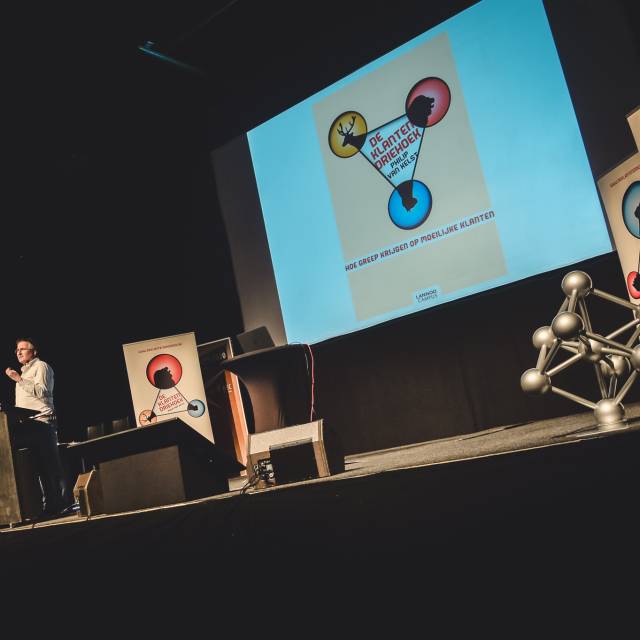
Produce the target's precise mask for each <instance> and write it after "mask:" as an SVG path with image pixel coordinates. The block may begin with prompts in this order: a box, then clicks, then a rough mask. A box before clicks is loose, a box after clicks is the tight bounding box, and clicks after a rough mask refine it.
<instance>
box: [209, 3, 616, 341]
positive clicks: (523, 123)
mask: <svg viewBox="0 0 640 640" xmlns="http://www.w3.org/2000/svg"><path fill="white" fill-rule="evenodd" d="M327 46H333V47H334V48H339V47H340V42H335V43H328V45H327ZM243 149H246V150H245V151H243ZM230 151H233V152H234V153H236V156H233V159H232V160H228V161H227V162H226V164H225V154H226V153H229V152H230ZM241 152H243V153H245V154H247V153H248V154H249V156H250V161H247V162H246V166H247V167H248V168H249V171H247V172H246V173H247V174H248V175H249V176H250V178H251V180H247V182H246V184H244V185H243V184H241V180H240V179H239V177H238V175H237V174H238V171H236V172H235V174H233V172H232V170H231V168H230V167H233V168H237V167H239V166H244V164H243V162H241V161H240V160H241V158H240V156H239V155H237V154H238V153H241ZM216 157H217V166H218V167H219V168H220V169H221V170H223V171H224V170H225V167H226V172H227V173H226V174H225V175H224V176H223V177H222V178H221V179H220V180H219V188H220V192H221V194H222V196H223V200H225V198H226V200H225V201H226V202H228V203H230V205H229V206H230V207H235V209H234V210H233V212H231V213H228V214H225V215H227V217H228V218H229V217H231V216H232V215H233V216H236V217H237V216H238V215H239V214H241V213H242V212H244V211H248V210H249V209H251V205H250V203H248V202H247V197H248V195H247V194H249V193H251V192H253V193H255V194H256V195H255V201H256V203H257V204H256V205H255V206H254V207H253V208H254V209H255V210H256V212H257V214H256V215H257V216H259V218H260V225H259V226H260V228H262V229H263V233H264V238H265V241H264V246H266V247H267V250H266V251H264V255H266V256H267V260H269V261H270V264H268V270H269V271H271V269H272V271H273V282H274V283H275V284H274V286H273V287H272V289H273V291H274V292H276V293H275V296H274V297H276V298H277V303H276V304H277V308H278V309H279V311H280V312H281V318H282V323H283V325H284V329H285V333H286V340H287V341H288V342H296V341H299V342H317V341H319V340H324V339H326V338H330V337H333V336H337V335H341V334H345V333H349V332H352V331H357V330H359V329H362V328H365V327H369V326H373V325H375V324H379V323H381V322H385V321H387V320H391V319H394V318H398V317H400V316H403V315H406V314H409V313H414V312H417V311H420V310H422V309H425V308H429V307H433V306H435V305H439V304H442V303H445V302H450V301H453V300H457V299H460V298H463V297H466V296H469V295H472V294H475V293H479V292H482V291H486V290H488V289H492V288H494V287H498V286H501V285H504V284H508V283H511V282H515V281H518V280H522V279H524V278H528V277H530V276H533V275H536V274H539V273H544V272H546V271H551V270H553V269H557V268H559V267H562V266H566V265H571V264H574V263H576V262H579V261H581V260H585V259H588V258H592V257H594V256H598V255H601V254H604V253H607V252H609V251H611V248H612V247H611V241H610V238H609V234H608V232H607V227H606V221H605V217H604V215H603V211H602V207H601V205H600V202H599V199H598V194H597V190H596V185H595V182H594V178H593V175H592V172H591V168H590V166H589V161H588V158H587V154H586V151H585V147H584V143H583V140H582V136H581V133H580V129H579V127H578V122H577V119H576V115H575V112H574V109H573V104H572V101H571V97H570V94H569V89H568V87H567V84H566V81H565V77H564V73H563V70H562V66H561V64H560V60H559V57H558V52H557V50H556V46H555V42H554V40H553V36H552V33H551V29H550V26H549V21H548V18H547V15H546V12H545V8H544V5H543V3H542V1H541V0H522V1H521V2H518V3H513V2H508V1H506V0H482V1H481V2H478V3H477V4H474V5H473V6H471V7H470V8H468V9H466V10H465V11H462V12H461V13H459V14H457V15H455V16H453V17H452V18H450V19H448V20H446V21H444V22H442V23H441V24H439V25H437V26H436V27H433V28H432V29H430V30H428V31H426V32H425V33H423V34H421V35H419V36H417V37H415V38H413V39H412V40H410V41H408V42H406V43H405V44H403V45H401V46H399V47H397V48H396V49H394V50H392V51H390V52H389V53H387V54H385V55H383V56H381V57H379V58H377V59H375V60H373V61H372V62H370V63H369V64H367V65H365V66H364V67H362V68H360V69H357V70H356V71H354V72H353V73H351V74H350V75H348V76H346V77H344V78H342V79H341V80H339V81H337V82H335V83H334V84H332V85H331V86H329V87H326V88H325V89H323V90H321V91H319V92H317V93H315V94H314V95H312V96H310V97H309V98H307V99H305V100H303V101H302V102H299V103H298V104H295V105H294V106H292V107H291V108H289V109H288V110H286V111H284V112H282V113H280V114H279V115H277V116H275V117H274V118H271V119H270V120H267V121H266V122H264V123H263V124H261V125H260V126H258V127H256V128H255V129H252V130H251V131H249V132H248V133H247V136H246V139H245V142H244V146H243V145H242V144H238V143H234V144H230V145H229V146H228V148H227V149H226V150H224V152H221V153H219V154H217V156H216ZM226 157H227V158H231V156H229V155H227V156H226ZM214 164H216V161H215V160H214ZM229 178H232V179H229ZM231 184H235V185H238V186H236V187H234V188H235V191H234V193H233V194H230V195H229V196H225V193H226V191H228V190H229V189H230V188H231V187H230V186H229V185H231ZM251 185H253V186H252V187H251ZM250 187H251V188H250ZM240 203H241V204H240ZM576 230H579V233H576ZM247 235H248V234H246V232H244V231H242V230H241V232H238V234H237V237H236V238H232V246H233V252H234V254H235V256H236V258H237V259H238V260H239V259H240V258H239V257H238V256H242V255H244V256H246V255H256V254H255V253H251V251H250V250H246V248H245V247H241V246H240V245H241V242H242V241H244V240H245V239H246V237H247ZM240 236H244V237H240ZM238 238H240V240H238ZM238 272H239V273H240V270H238ZM244 272H245V273H248V274H249V275H250V274H251V273H253V274H256V278H257V275H258V274H259V275H260V276H261V277H262V276H263V274H265V273H266V272H267V268H264V269H263V268H257V267H256V266H255V265H252V266H251V268H250V269H249V268H247V269H245V271H244ZM250 280H251V278H250V277H247V281H250ZM241 284H242V283H241ZM249 284H250V283H249ZM239 289H240V291H239V293H240V296H241V298H242V296H243V295H245V294H246V295H245V297H246V299H247V300H248V301H250V300H251V299H255V295H256V288H255V287H254V290H253V291H252V292H251V293H249V289H250V287H249V286H247V287H245V286H244V285H243V286H239ZM243 291H244V292H243ZM264 291H266V286H265V283H264V280H262V281H261V282H260V289H259V292H260V293H262V292H264ZM263 298H264V295H263ZM245 306H246V307H247V308H248V307H249V306H250V305H249V304H247V305H245ZM262 306H263V307H265V306H266V305H265V304H264V301H263V304H262ZM253 324H254V325H256V326H257V325H259V324H267V322H265V321H263V320H262V318H255V321H254V322H253Z"/></svg>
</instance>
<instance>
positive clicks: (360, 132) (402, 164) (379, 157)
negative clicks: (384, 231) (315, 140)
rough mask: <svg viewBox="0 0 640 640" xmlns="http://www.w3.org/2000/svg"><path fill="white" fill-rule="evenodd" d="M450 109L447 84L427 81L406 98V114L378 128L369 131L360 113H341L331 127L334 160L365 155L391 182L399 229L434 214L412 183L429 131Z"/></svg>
mask: <svg viewBox="0 0 640 640" xmlns="http://www.w3.org/2000/svg"><path fill="white" fill-rule="evenodd" d="M450 105H451V91H450V90H449V86H448V85H447V83H446V82H445V81H444V80H442V79H441V78H436V77H428V78H423V79H422V80H420V81H419V82H417V83H416V84H415V85H414V86H413V87H412V88H411V90H410V91H409V93H408V94H407V97H406V100H405V113H404V114H403V115H401V116H399V117H397V118H394V119H393V120H391V121H389V122H387V123H385V124H383V125H381V126H379V127H378V128H377V129H373V130H371V131H369V130H368V127H367V122H366V120H365V118H364V116H363V115H362V114H360V113H358V112H357V111H345V112H343V113H341V114H340V115H339V116H338V117H337V118H336V119H335V120H334V121H333V122H332V124H331V127H330V128H329V147H330V148H331V151H332V152H333V153H334V154H335V155H336V156H338V157H339V158H351V157H353V156H355V155H357V154H360V155H362V156H364V157H365V158H366V159H367V160H368V161H369V162H370V163H371V165H372V166H373V167H374V168H375V170H376V171H378V173H379V174H380V175H381V176H382V177H383V178H384V179H385V180H387V181H388V182H389V183H390V184H391V186H392V189H393V191H392V192H391V195H390V197H389V202H388V205H387V209H388V212H389V217H390V218H391V221H392V222H393V224H394V225H396V226H397V227H399V228H400V229H415V228H416V227H419V226H420V225H421V224H423V223H424V221H425V220H426V219H427V218H428V217H429V214H430V213H431V207H432V205H433V199H432V195H431V191H430V190H429V187H427V185H426V184H424V183H423V182H421V181H420V180H415V179H414V175H415V169H416V165H417V162H418V159H419V156H420V152H421V151H422V149H423V140H424V138H425V135H426V132H427V129H428V128H429V127H433V126H435V125H437V124H438V123H439V122H440V121H441V120H442V119H443V118H444V117H445V116H446V114H447V111H448V110H449V106H450ZM425 144H428V143H425Z"/></svg>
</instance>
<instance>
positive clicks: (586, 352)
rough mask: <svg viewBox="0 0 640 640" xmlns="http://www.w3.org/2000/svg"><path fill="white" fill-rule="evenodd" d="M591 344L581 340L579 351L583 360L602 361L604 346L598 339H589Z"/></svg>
mask: <svg viewBox="0 0 640 640" xmlns="http://www.w3.org/2000/svg"><path fill="white" fill-rule="evenodd" d="M588 342H589V345H588V346H587V344H586V343H584V342H582V341H581V342H580V345H579V346H578V353H579V354H580V355H581V356H582V359H583V360H586V361H587V362H600V360H602V347H603V346H604V345H603V344H602V343H601V342H598V341H597V340H589V341H588Z"/></svg>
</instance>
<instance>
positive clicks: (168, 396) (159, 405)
mask: <svg viewBox="0 0 640 640" xmlns="http://www.w3.org/2000/svg"><path fill="white" fill-rule="evenodd" d="M187 408H188V402H187V400H186V399H185V397H184V396H183V395H182V394H181V393H180V391H178V388H177V387H172V388H171V389H161V390H160V393H159V394H158V399H157V400H156V404H155V407H154V408H153V411H154V413H155V414H156V415H158V416H162V415H166V414H168V413H175V412H176V411H186V410H187Z"/></svg>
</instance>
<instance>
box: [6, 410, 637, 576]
mask: <svg viewBox="0 0 640 640" xmlns="http://www.w3.org/2000/svg"><path fill="white" fill-rule="evenodd" d="M627 418H628V421H627V427H626V428H624V429H620V430H615V431H603V432H600V433H594V432H593V427H594V419H593V413H592V412H587V413H582V414H577V415H572V416H566V417H562V418H555V419H551V420H544V421H538V422H531V423H526V424H516V425H508V426H503V427H497V428H492V429H487V430H484V431H480V432H476V433H473V434H467V435H461V436H457V437H452V438H447V439H442V440H434V441H429V442H425V443H421V444H413V445H408V446H403V447H398V448H394V449H388V450H384V451H375V452H371V453H367V454H361V455H351V456H348V457H347V458H346V464H345V471H344V472H343V473H338V474H335V475H332V476H330V477H327V478H318V479H314V480H307V481H304V482H296V483H290V484H286V485H281V486H275V487H269V488H265V489H260V490H255V489H249V490H245V491H244V492H243V491H242V489H243V486H245V485H246V478H241V477H238V478H233V479H232V480H231V481H230V487H231V490H230V491H228V492H225V493H222V494H219V495H215V496H212V497H204V498H199V499H196V500H190V501H188V502H182V503H178V504H172V505H168V506H162V507H156V508H151V509H139V510H135V511H129V512H126V513H119V514H111V515H96V516H93V517H84V516H78V515H72V516H68V517H66V518H61V519H58V520H52V521H47V522H42V523H35V524H29V525H21V526H14V527H11V528H3V529H2V530H0V553H2V555H3V557H4V558H11V559H12V560H14V561H16V562H20V561H21V559H22V558H30V559H33V558H38V557H44V556H50V555H51V554H57V555H59V556H60V557H64V558H66V559H67V561H68V559H69V558H73V557H79V556H78V554H86V553H91V554H100V555H101V557H107V556H108V555H109V554H114V555H115V554H118V555H122V554H125V555H128V556H129V557H130V554H137V555H139V554H149V553H153V554H158V553H161V554H163V557H168V556H169V555H172V554H179V555H180V556H184V555H185V554H187V555H190V556H197V557H198V558H199V560H200V561H203V562H209V563H211V565H212V566H213V565H215V566H216V568H217V569H218V570H221V568H222V567H223V566H224V565H227V566H228V567H229V568H230V569H232V570H238V569H239V568H240V567H244V568H247V567H250V566H254V567H255V566H256V563H259V564H260V563H262V566H264V567H265V568H266V567H267V565H268V564H269V562H271V563H272V565H271V566H272V568H273V563H274V562H277V563H281V562H283V561H290V562H296V563H299V562H301V563H305V562H308V561H309V558H310V557H313V558H315V559H316V560H319V559H321V558H323V557H324V558H331V559H332V560H334V561H335V560H337V561H338V562H344V563H353V562H357V561H359V560H362V561H370V560H371V558H373V557H375V558H377V559H381V558H384V557H388V558H390V557H393V558H396V559H397V558H405V559H410V560H411V561H412V562H414V563H415V562H424V563H434V562H438V561H443V558H450V557H451V555H452V554H455V556H456V557H457V558H458V559H460V557H461V554H463V555H464V554H465V553H467V554H469V553H471V550H475V551H474V552H476V553H477V552H478V550H482V554H483V555H484V556H485V557H495V558H499V557H502V559H503V560H504V559H506V558H507V556H508V557H512V554H513V553H517V554H521V553H524V550H527V553H528V554H529V555H530V554H531V552H532V550H533V551H535V552H537V553H539V554H540V555H541V556H544V555H548V554H549V553H553V554H560V555H561V556H565V555H567V554H569V555H571V554H573V555H574V556H576V554H577V557H580V558H584V557H585V556H584V554H585V553H587V554H589V555H590V556H591V557H593V556H594V554H601V553H603V550H606V553H607V554H609V556H610V553H611V552H612V551H613V552H615V553H635V551H634V549H635V547H636V544H635V543H634V539H635V537H636V536H635V535H634V534H633V532H634V531H635V526H634V524H633V523H634V521H635V508H636V507H635V505H636V503H637V490H638V487H640V403H636V404H634V405H629V406H628V407H627ZM158 481H159V482H160V481H161V479H160V478H159V479H158ZM372 554H375V556H374V555H372ZM487 554H488V555H487ZM82 557H91V556H84V555H83V556H82ZM265 563H266V564H265Z"/></svg>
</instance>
